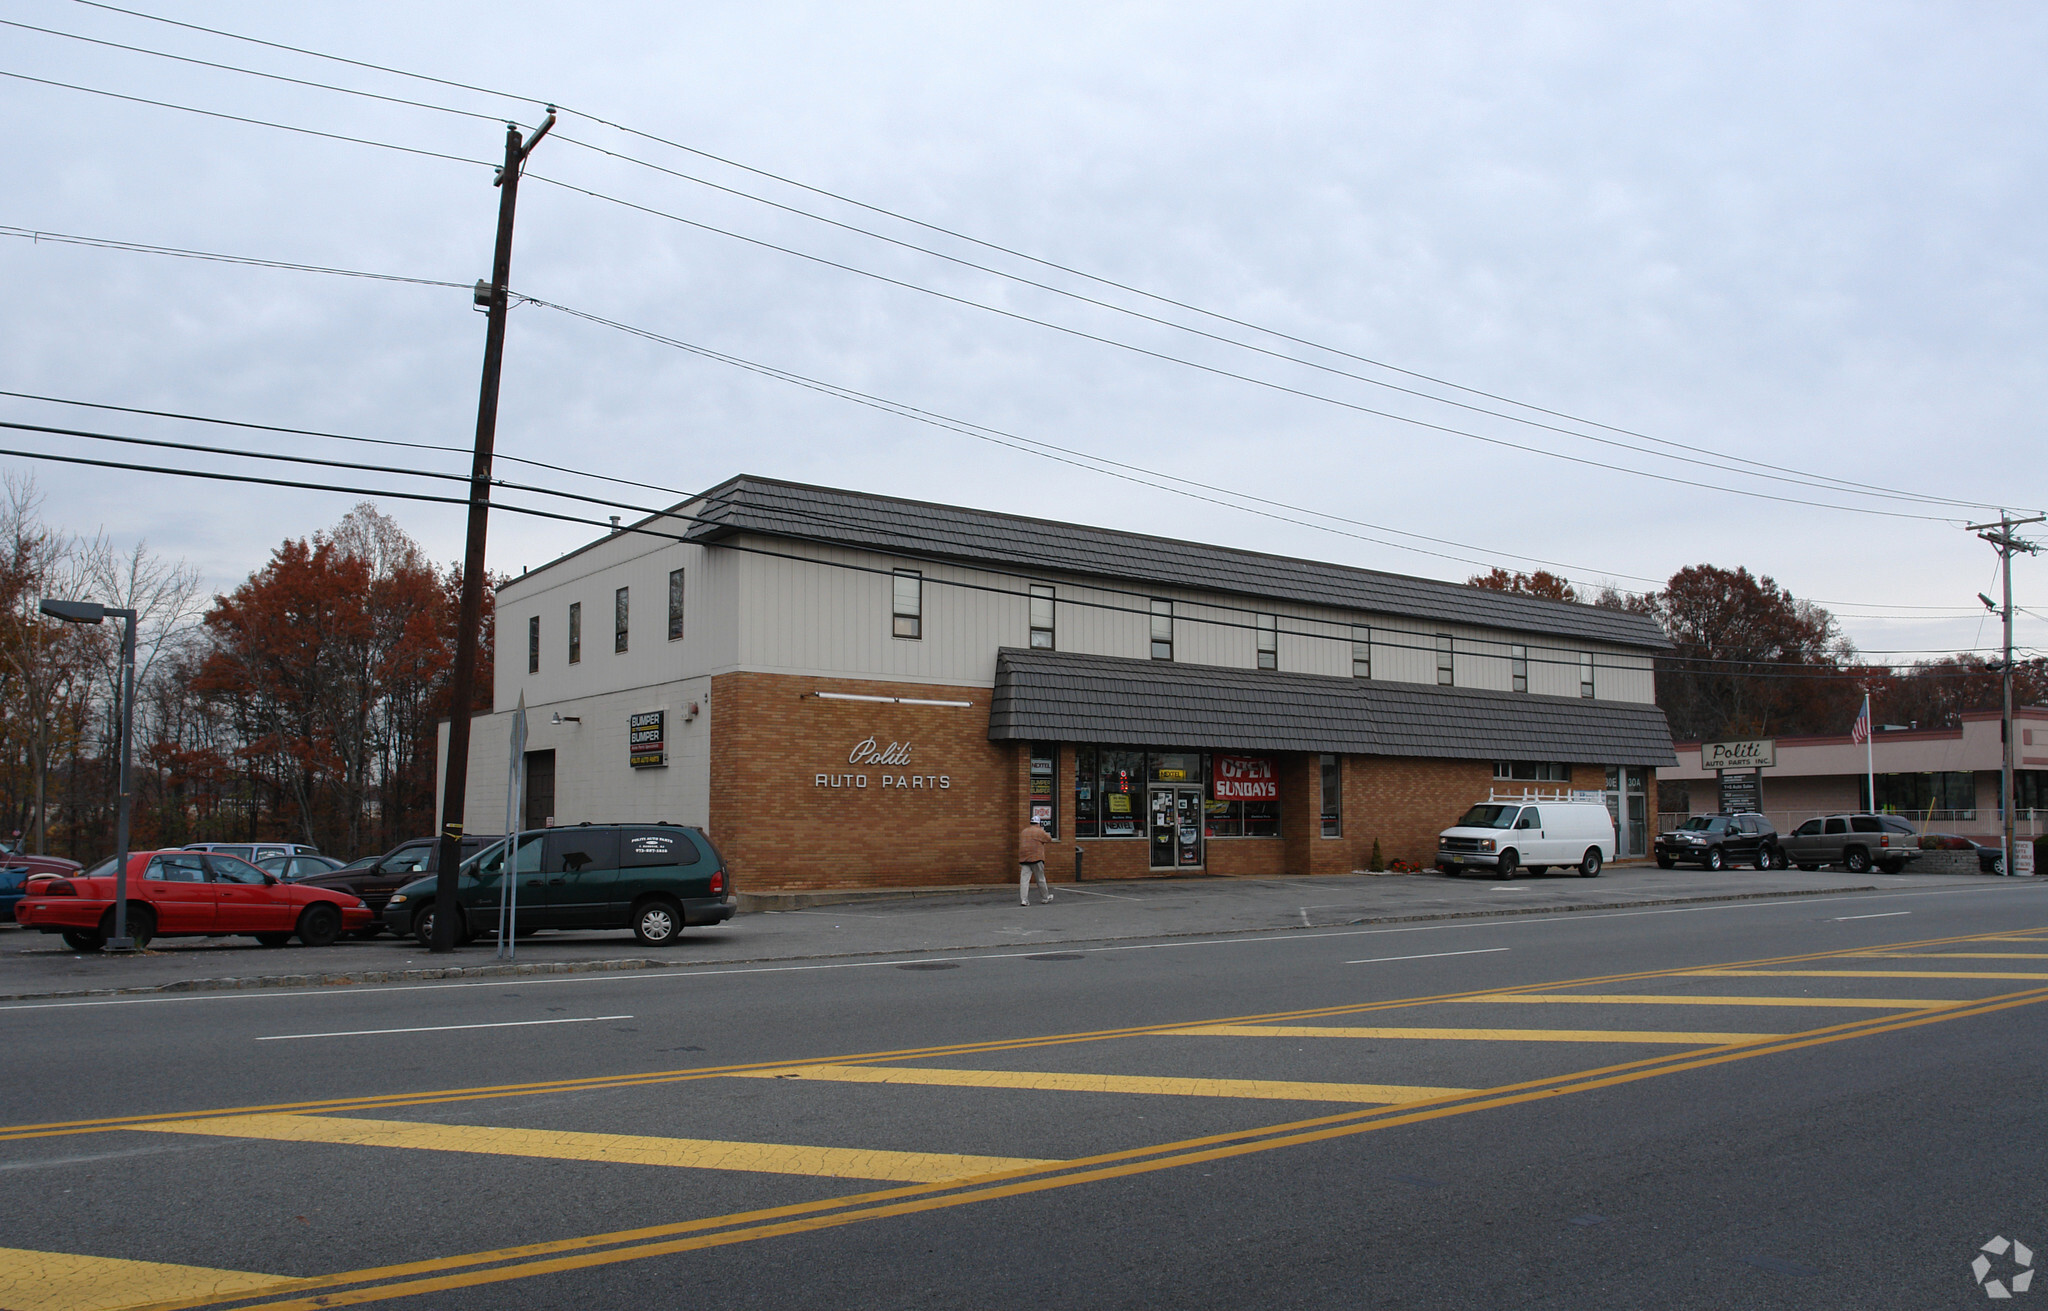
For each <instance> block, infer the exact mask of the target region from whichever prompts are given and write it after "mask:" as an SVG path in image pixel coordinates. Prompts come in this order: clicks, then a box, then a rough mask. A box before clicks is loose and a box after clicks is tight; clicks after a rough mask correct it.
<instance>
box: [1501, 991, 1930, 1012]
mask: <svg viewBox="0 0 2048 1311" xmlns="http://www.w3.org/2000/svg"><path fill="white" fill-rule="evenodd" d="M1472 1000H1474V1001H1482V1002H1495V1001H1514V1002H1575V1001H1579V1002H1597V1003H1600V1004H1603V1005H1613V1006H1858V1007H1865V1008H1868V1009H1870V1010H1916V1009H1918V1008H1920V1007H1923V1006H1953V1005H1955V1004H1956V1003H1955V1002H1954V1001H1952V1000H1949V1001H1943V1000H1937V999H1935V998H1931V997H1683V996H1673V995H1662V994H1658V993H1654V992H1645V993H1615V992H1592V993H1577V992H1504V993H1502V994H1501V995H1500V996H1498V997H1475V998H1473V999H1472Z"/></svg>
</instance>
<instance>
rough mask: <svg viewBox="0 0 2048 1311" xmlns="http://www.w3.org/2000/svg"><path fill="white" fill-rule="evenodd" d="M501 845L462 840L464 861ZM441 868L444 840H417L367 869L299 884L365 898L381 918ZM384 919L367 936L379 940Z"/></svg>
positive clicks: (349, 868) (488, 839)
mask: <svg viewBox="0 0 2048 1311" xmlns="http://www.w3.org/2000/svg"><path fill="white" fill-rule="evenodd" d="M497 841H499V838H498V837H497V835H495V834H493V835H490V836H484V835H481V834H479V835H477V836H475V837H464V838H463V839H462V857H463V859H464V860H467V859H468V858H469V857H471V856H474V855H475V854H476V853H477V852H479V851H482V850H483V849H484V848H485V847H488V846H490V845H491V844H492V843H494V842H497ZM440 868H441V839H439V838H413V839H412V840H411V841H409V842H401V843H399V844H398V845H397V846H395V847H393V848H392V849H391V850H389V851H387V852H385V853H384V854H383V855H381V856H379V857H377V859H375V860H373V861H371V862H369V863H368V864H367V865H364V864H356V865H345V866H343V867H342V868H340V869H337V870H331V871H329V872H328V873H325V874H315V875H313V876H312V877H311V878H302V879H299V880H297V881H296V886H298V887H302V888H331V889H333V890H334V891H336V892H347V893H351V894H353V895H355V896H358V897H361V898H362V899H363V901H364V903H365V904H366V905H368V906H369V908H370V909H371V910H372V911H375V912H376V913H377V914H378V916H380V917H381V916H382V915H383V913H384V903H385V902H387V901H389V900H391V894H392V893H394V892H396V891H398V889H399V888H401V887H403V886H404V885H405V884H407V883H410V882H412V881H413V880H414V879H416V878H418V877H419V876H420V875H422V874H433V873H436V872H438V871H439V870H440ZM383 924H384V922H383V920H382V919H381V918H379V919H375V920H372V921H370V927H369V928H367V929H364V930H363V936H365V937H372V938H374V937H376V936H377V934H379V933H381V932H382V931H383Z"/></svg>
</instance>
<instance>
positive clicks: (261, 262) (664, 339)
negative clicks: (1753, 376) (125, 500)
mask: <svg viewBox="0 0 2048 1311" xmlns="http://www.w3.org/2000/svg"><path fill="white" fill-rule="evenodd" d="M0 235H10V236H17V237H21V238H24V239H31V240H53V241H60V242H64V243H68V244H77V245H85V246H93V247H101V248H107V249H117V250H123V251H130V252H139V253H148V254H157V255H168V256H180V257H187V258H196V259H203V260H215V261H220V262H226V263H236V264H247V265H252V266H256V267H266V268H279V269H287V270H294V271H302V272H314V273H323V274H331V275H336V276H345V277H358V278H368V279H374V280H381V281H391V282H402V283H412V284H417V285H426V286H435V287H445V288H453V289H466V288H464V287H463V284H460V283H456V282H450V281H445V280H439V279H427V278H412V277H402V276H399V275H393V274H380V273H370V272H364V271H361V270H353V269H339V268H333V267H330V266H323V265H312V264H302V263H294V262H290V261H282V260H271V259H260V258H255V257H249V256H237V255H226V254H220V253H217V252H203V251H192V250H186V249H181V248H177V247H169V246H159V245H151V244H147V243H140V242H127V241H116V240H111V239H105V238H96V237H83V236H78V235H75V234H65V233H56V234H48V233H42V232H39V231H37V230H34V229H25V228H12V227H4V226H0ZM516 298H517V299H518V301H519V302H520V303H524V304H532V305H535V306H539V307H542V308H548V309H553V310H557V311H560V312H562V313H565V314H569V315H572V316H574V317H578V318H582V319H585V320H588V321H590V322H592V323H596V324H599V325H602V326H605V327H608V328H612V329H615V330H618V331H622V332H627V333H630V334H632V335H635V336H639V337H642V338H644V339H646V340H649V341H654V342H658V343H660V344H663V345H667V346H671V347H674V348H676V349H680V350H685V351H688V352H691V353H694V354H697V355H700V356H703V357H705V358H709V359H713V360H717V361H720V362H723V363H727V364H730V365H733V366H735V367H740V368H743V369H748V370H751V371H754V372H757V373H761V374H764V375H765V376H769V377H772V378H776V379H778V380H782V381H785V382H790V383H792V384H794V385H798V386H804V387H807V388H810V389H813V390H817V391H821V392H823V393H825V394H828V395H833V396H836V397H839V398H841V399H849V400H854V401H856V403H861V404H867V405H870V406H872V407H873V408H877V409H881V410H883V411H884V412H887V413H891V414H895V415H897V416H899V417H904V418H911V419H913V420H914V421H918V422H926V423H932V424H934V426H939V427H942V428H947V429H949V430H951V431H955V432H958V433H961V434H962V435H967V436H973V437H977V438H978V439H981V440H993V439H994V438H1007V439H1009V441H997V442H996V444H999V445H1008V444H1010V442H1011V441H1014V442H1018V443H1025V444H1026V445H1025V446H1019V447H1016V449H1020V450H1025V452H1026V453H1028V454H1039V455H1043V454H1044V453H1045V451H1056V452H1060V453H1061V454H1063V455H1071V456H1074V457H1077V458H1078V459H1079V460H1088V461H1095V462H1097V463H1100V464H1114V465H1121V467H1123V468H1126V469H1137V470H1139V471H1141V472H1145V473H1149V474H1151V475H1152V476H1154V477H1159V478H1165V479H1167V480H1169V481H1171V482H1175V483H1181V484H1184V485H1186V486H1194V487H1199V488H1201V489H1203V490H1206V491H1213V492H1218V493H1221V494H1223V495H1228V496H1237V497H1242V498H1244V499H1248V500H1252V501H1256V502H1259V503H1262V504H1266V505H1271V506H1277V507H1280V508H1284V509H1290V510H1294V511H1296V512H1297V513H1301V514H1308V515H1313V516H1316V517H1318V518H1325V519H1332V520H1335V521H1337V522H1344V523H1351V524H1354V525H1357V526H1360V527H1367V528H1372V529H1374V530H1375V531H1381V532H1390V533H1394V534H1396V535H1399V536H1404V537H1411V538H1414V539H1415V540H1419V541H1431V542H1436V543H1438V544H1440V545H1451V546H1460V547H1464V548H1465V549H1472V548H1471V547H1470V544H1469V543H1460V542H1455V541H1451V540H1449V539H1444V538H1435V537H1429V536H1427V535H1424V534H1416V533H1410V532H1408V531H1407V530H1404V529H1397V528H1392V527H1388V526H1384V525H1377V524H1370V523H1366V522H1365V521H1362V520H1355V519H1349V518H1346V517H1345V516H1339V515H1331V514H1329V513H1328V512H1325V511H1318V510H1313V509H1309V508H1306V507H1301V506H1294V505H1290V504H1288V503H1286V502H1280V501H1274V500H1271V499H1269V498H1263V497H1256V496H1252V495H1251V494H1249V493H1242V492H1235V491H1231V490H1229V489H1225V488H1220V487H1217V486H1215V485H1214V484H1208V483H1201V482H1198V481H1196V480H1191V479H1184V478H1180V477H1178V476H1176V475H1172V474H1167V473H1163V472H1160V471H1156V470H1144V469H1142V468H1141V467H1140V466H1132V465H1127V464H1123V463H1122V462H1119V461H1110V460H1108V459H1107V458H1106V457H1101V456H1095V455H1091V454H1089V453H1086V452H1081V451H1076V450H1073V449H1072V448H1068V447H1061V446H1058V445H1056V444H1053V443H1047V442H1041V441H1039V440H1037V439H1033V438H1027V437H1022V436H1020V435H1018V434H1014V433H1008V432H1005V431H1003V430H1001V429H992V428H987V427H985V426H984V425H978V424H973V423H971V422H970V421H967V420H961V419H954V418H952V417H951V416H945V415H939V414H936V413H935V412H931V411H925V410H921V409H918V408H917V407H914V406H909V405H907V404H905V403H902V402H896V401H890V400H887V399H886V398H881V397H875V396H871V395H868V394H866V393H860V392H856V391H852V390H851V389H847V388H842V387H839V386H837V385H835V384H830V383H825V382H822V381H819V380H817V379H811V378H807V377H804V376H803V375H799V374H793V373H790V372H788V371H786V370H781V369H777V368H774V367H773V366H769V365H764V364H759V363H757V362H754V361H749V360H744V359H741V358H740V357H737V356H731V355H727V354H725V353H723V352H718V351H714V350H711V349H709V348H707V347H702V346H698V345H695V344H693V343H689V342H684V341H682V340H680V339H677V338H673V337H668V336H666V335H664V334H660V333H655V332H653V331H651V330H648V329H643V328H639V327H636V326H634V325H631V324H625V323H621V322H618V321H616V320H612V319H607V318H604V317H603V316H600V315H595V314H591V313H589V312H587V311H581V310H576V309H574V308H572V307H568V306H563V305H557V304H554V303H552V302H547V301H542V300H539V299H537V298H534V297H529V296H525V295H523V294H518V295H517V297H516ZM0 394H7V395H16V396H21V397H24V398H27V399H35V400H42V401H46V402H50V403H56V404H76V405H84V406H90V407H93V408H102V409H110V410H117V411H122V412H128V413H141V414H152V415H157V416H160V417H169V418H179V419H184V420H188V421H192V422H206V423H220V424H229V425H232V426H239V427H247V428H252V429H258V430H266V431H277V432H288V433H297V434H301V435H308V436H317V437H324V438H328V439H331V440H339V441H355V442H373V443H377V444H383V445H393V446H407V447H412V448H415V449H441V450H450V451H456V452H460V451H461V450H462V448H460V447H448V446H435V445H432V444H426V443H407V442H398V441H395V440H392V439H388V438H366V437H360V436H350V435H345V434H338V433H331V432H322V431H316V430H309V429H295V428H281V427H278V426H276V425H269V424H253V423H242V422H240V421H234V420H221V419H213V418H209V417H207V416H200V415H188V414H180V413H176V412H169V411H157V410H145V409H139V408H136V407H127V406H115V405H104V404H101V403H96V402H83V401H74V400H70V399H67V398H60V397H50V396H42V395H37V394H33V393H21V392H0ZM971 430H978V431H971ZM984 434H993V438H991V437H989V436H984ZM1028 447H1041V448H1044V449H1043V450H1031V449H1028ZM499 458H501V459H504V460H508V461H516V462H518V463H522V464H527V465H530V466H532V467H537V468H544V469H548V470H550V471H553V472H559V473H567V474H570V475H573V476H581V477H588V478H595V479H600V480H603V481H608V482H614V483H618V484H620V485H627V486H635V487H640V488H643V489H645V490H652V491H662V492H666V493H670V494H675V495H690V493H688V492H687V491H685V490H684V489H679V488H673V487H666V486H663V485H661V484H655V483H645V482H640V481H637V480H633V479H622V478H616V477H613V476H610V475H605V474H597V473H592V472H589V471H585V470H578V469H574V468H571V467H569V466H565V465H558V464H552V463H549V462H545V461H537V460H528V459H523V458H522V457H517V456H511V455H505V456H500V457H499ZM1048 458H1057V457H1048ZM1061 462H1063V463H1069V464H1075V465H1076V467H1080V468H1084V469H1089V470H1090V471H1092V472H1097V473H1110V475H1111V476H1115V477H1122V478H1125V480H1127V481H1132V482H1136V483H1138V484H1140V485H1144V486H1149V487H1153V488H1154V489H1156V490H1163V491H1169V492H1173V493H1175V494H1179V495H1186V494H1187V493H1185V492H1183V491H1181V489H1180V488H1175V487H1164V486H1161V485H1160V484H1158V483H1154V482H1149V481H1147V480H1145V479H1143V478H1135V477H1131V476H1129V475H1125V474H1116V473H1114V472H1112V471H1111V470H1108V469H1102V468H1095V467H1093V466H1092V465H1089V464H1079V463H1076V460H1062V461H1061ZM1197 499H1202V500H1207V501H1209V502H1210V503H1212V504H1217V505H1220V506H1223V507H1224V508H1231V509H1237V510H1240V511H1243V512H1247V513H1263V512H1260V511H1256V510H1251V509H1250V508H1249V507H1246V506H1243V505H1238V504H1235V503H1233V502H1226V501H1218V500H1215V499H1214V498H1210V497H1200V498H1197ZM1265 517H1269V518H1275V519H1279V520H1281V521H1284V522H1288V523H1293V524H1297V525H1299V526H1304V527H1310V528H1315V529H1319V530H1321V531H1328V532H1336V533H1339V534H1340V535H1344V536H1350V537H1354V538H1357V539H1359V540H1363V541H1368V542H1372V543H1374V544H1377V545H1384V546H1389V547H1391V548H1393V549H1397V550H1407V551H1415V552H1419V553H1422V554H1429V555H1435V556H1437V557H1439V558H1444V559H1449V560H1453V561H1456V562H1458V563H1465V564H1479V565H1485V566H1488V567H1497V564H1496V562H1495V560H1494V559H1491V558H1481V559H1473V558H1471V557H1464V556H1452V555H1448V554H1446V553H1443V552H1433V551H1421V550H1420V548H1415V547H1411V546H1407V545H1405V544H1403V543H1399V542H1387V541H1385V540H1384V539H1380V538H1371V537H1365V536H1363V535H1362V534H1356V533H1344V532H1343V531H1342V530H1340V529H1332V528H1330V527H1329V526H1328V525H1327V524H1320V523H1310V522H1307V521H1304V520H1299V519H1293V518H1290V517H1288V516H1284V515H1271V514H1267V515H1266V516H1265ZM1496 554H1498V555H1501V556H1505V557H1507V558H1510V559H1516V560H1521V561H1524V562H1527V563H1535V564H1545V565H1551V566H1553V567H1556V568H1560V569H1565V570H1568V571H1572V572H1575V573H1576V572H1583V571H1582V570H1581V569H1580V567H1579V566H1573V565H1568V564H1564V563H1562V562H1558V561H1553V560H1547V559H1543V558H1541V557H1533V556H1526V555H1521V554H1518V553H1514V552H1497V553H1496ZM1618 576H1620V577H1626V578H1632V579H1634V580H1636V581H1640V582H1650V583H1655V582H1657V581H1658V580H1656V579H1651V578H1647V577H1645V576H1642V575H1631V574H1622V575H1618ZM1617 590H1622V589H1617ZM1626 594H1628V595H1642V593H1626ZM1816 603H1817V604H1824V605H1825V604H1835V605H1844V604H1855V603H1840V602H1836V603H1829V602H1825V601H1819V602H1816ZM1897 608H1904V609H1916V610H1944V609H1947V607H1931V606H1927V607H1915V606H1903V607H1897Z"/></svg>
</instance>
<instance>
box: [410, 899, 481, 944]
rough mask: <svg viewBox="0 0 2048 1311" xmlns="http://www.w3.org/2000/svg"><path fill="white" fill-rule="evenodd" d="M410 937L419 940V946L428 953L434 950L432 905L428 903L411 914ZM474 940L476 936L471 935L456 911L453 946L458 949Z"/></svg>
mask: <svg viewBox="0 0 2048 1311" xmlns="http://www.w3.org/2000/svg"><path fill="white" fill-rule="evenodd" d="M412 936H413V937H415V938H417V939H419V944H420V946H422V947H425V948H426V949H427V950H428V951H432V950H433V949H434V903H432V902H428V903H427V904H426V905H424V906H422V907H420V908H419V910H417V911H415V912H413V917H412ZM475 940H476V934H474V933H471V932H470V931H469V926H468V925H467V924H465V923H464V922H463V919H462V912H461V911H459V910H458V911H456V912H455V945H456V946H458V947H461V946H466V945H467V944H469V943H470V942H473V941H475Z"/></svg>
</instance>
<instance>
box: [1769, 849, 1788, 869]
mask: <svg viewBox="0 0 2048 1311" xmlns="http://www.w3.org/2000/svg"><path fill="white" fill-rule="evenodd" d="M1791 864H1792V861H1791V859H1790V858H1789V857H1788V856H1786V855H1785V849H1784V848H1783V847H1778V848H1776V849H1774V850H1773V851H1772V852H1771V868H1772V869H1786V868H1788V867H1790V865H1791Z"/></svg>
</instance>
